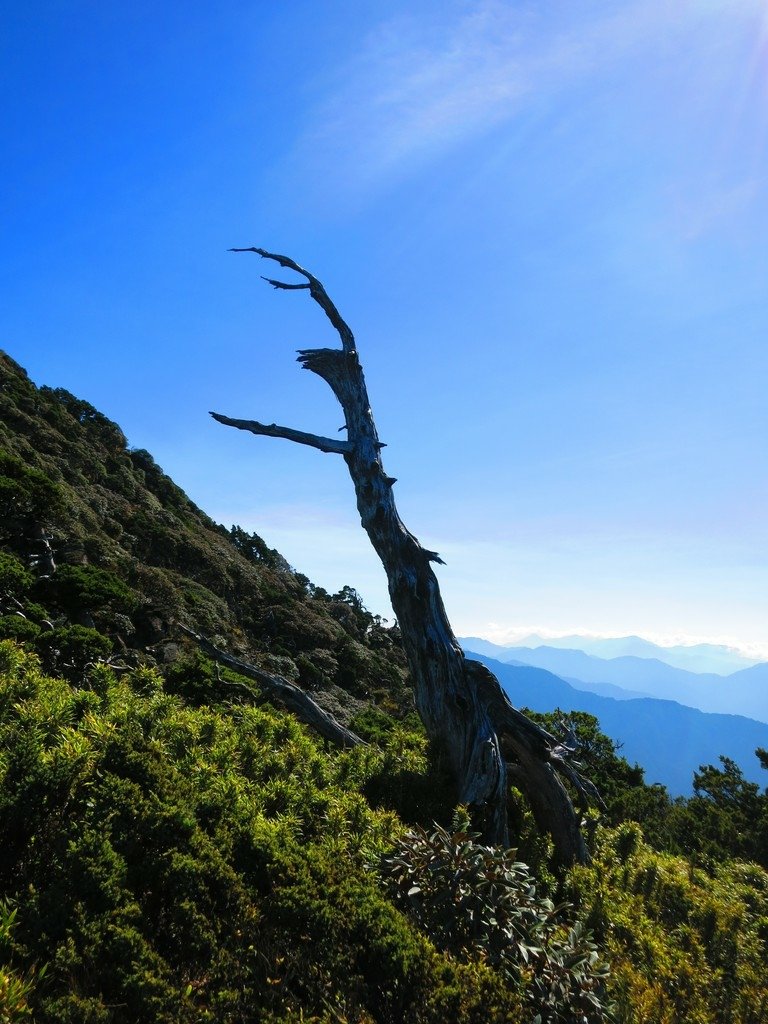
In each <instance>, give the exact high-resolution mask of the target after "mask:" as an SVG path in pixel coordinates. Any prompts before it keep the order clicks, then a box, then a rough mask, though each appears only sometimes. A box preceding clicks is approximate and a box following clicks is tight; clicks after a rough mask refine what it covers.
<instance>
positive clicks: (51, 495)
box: [0, 449, 64, 530]
mask: <svg viewBox="0 0 768 1024" xmlns="http://www.w3.org/2000/svg"><path fill="white" fill-rule="evenodd" d="M63 509H64V495H63V492H62V490H61V488H60V487H59V486H58V484H56V483H55V482H54V481H53V480H51V479H50V478H49V477H48V476H46V475H45V473H41V472H40V471H39V470H37V469H32V468H30V467H29V466H27V465H25V463H24V462H23V461H22V460H21V459H19V458H17V457H16V456H14V455H12V454H10V453H9V452H7V451H3V450H2V449H0V523H4V524H5V526H6V528H8V527H10V528H11V529H15V530H18V529H19V528H20V527H22V526H23V525H24V524H25V523H30V524H33V523H41V522H45V523H47V524H50V523H52V522H53V521H55V520H57V519H58V518H59V517H60V516H61V514H62V512H63Z"/></svg>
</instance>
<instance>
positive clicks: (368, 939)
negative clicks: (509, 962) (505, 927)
mask: <svg viewBox="0 0 768 1024" xmlns="http://www.w3.org/2000/svg"><path fill="white" fill-rule="evenodd" d="M0 680H1V684H0V751H2V755H1V757H0V830H2V834H3V835H4V836H5V837H7V839H6V842H5V843H4V844H3V846H2V847H0V891H2V892H3V893H4V894H5V895H6V897H8V898H10V899H12V900H14V901H15V903H14V906H15V907H16V908H17V917H16V929H15V932H14V934H13V936H12V938H10V939H9V940H8V942H7V944H6V946H1V945H0V954H1V955H0V963H6V964H8V963H12V964H13V968H12V971H11V969H10V968H8V969H6V968H3V970H4V971H5V973H6V974H9V976H10V974H12V977H13V978H15V979H17V980H20V982H24V983H25V984H27V983H28V989H25V990H24V1000H25V1001H26V1003H27V1004H28V1005H29V1007H30V1008H31V1013H32V1016H33V1019H34V1020H35V1021H39V1022H40V1024H49V1022H50V1024H53V1022H54V1021H55V1022H57V1024H58V1022H62V1021H63V1022H71V1024H75V1022H81V1021H84V1020H88V1021H104V1022H107V1021H109V1022H110V1024H129V1022H134V1021H139V1020H142V1021H143V1020H147V1021H149V1020H151V1021H158V1022H160V1024H164V1022H168V1024H176V1022H179V1024H181V1022H184V1024H187V1022H189V1024H192V1022H193V1021H194V1022H200V1021H209V1022H219V1021H221V1022H232V1021H241V1020H242V1021H245V1020H256V1019H259V1020H262V1019H263V1020H274V1021H283V1020H290V1019H295V1020H301V1019H304V1020H311V1019H317V1020H323V1019H327V1020H332V1021H334V1022H337V1024H338V1022H340V1021H349V1022H352V1021H358V1022H362V1021H370V1022H373V1021H376V1022H378V1021H381V1022H383V1024H387V1022H390V1024H400V1022H403V1024H443V1022H444V1021H445V1020H451V1021H456V1022H457V1024H486V1022H487V1021H494V1022H496V1024H502V1022H504V1024H509V1022H516V1021H519V1020H521V1015H520V1014H521V1010H520V1002H519V999H518V997H517V995H516V993H515V992H514V991H513V990H512V989H510V987H509V986H508V985H507V984H505V983H504V981H503V979H501V978H500V977H499V976H498V975H497V974H496V973H494V971H493V970H491V968H490V967H489V966H488V965H487V964H485V963H484V962H483V960H482V958H480V959H474V960H470V961H467V962H466V963H458V962H457V961H456V960H455V959H454V958H452V957H451V956H449V955H447V954H445V953H439V952H437V951H436V950H435V949H434V946H433V945H432V944H431V943H430V941H429V940H428V939H427V938H425V937H424V936H423V935H422V934H421V933H420V932H419V931H418V929H416V928H415V927H414V925H413V924H412V923H410V921H409V920H408V918H407V917H405V916H404V915H403V914H401V913H400V912H399V911H398V910H397V909H396V908H395V907H394V906H393V905H392V904H391V903H390V902H389V901H388V900H387V898H386V896H385V895H384V894H383V893H382V891H381V889H380V887H379V885H378V883H377V881H376V879H375V878H374V877H373V875H372V874H371V873H370V872H369V871H368V870H367V869H366V866H365V865H366V863H368V862H370V861H371V860H372V859H375V858H376V857H378V855H379V854H380V853H381V851H382V850H383V849H384V848H385V847H387V846H390V845H391V844H392V842H393V841H394V839H395V836H396V834H397V832H398V831H399V826H398V822H397V819H396V818H395V817H394V816H393V815H392V814H391V813H389V812H386V811H372V810H371V809H370V807H369V806H368V804H367V803H366V801H365V800H364V798H363V797H362V796H361V793H360V789H361V787H362V786H364V785H365V783H366V781H367V780H368V779H369V778H370V777H371V775H372V773H374V772H375V771H376V770H377V768H378V766H379V764H380V761H381V759H382V758H383V757H384V755H382V754H379V753H377V752H376V751H375V750H373V749H372V748H370V747H367V748H355V749H354V750H351V751H347V752H344V753H333V754H329V753H326V752H323V751H322V750H321V748H320V747H319V745H317V744H316V743H315V742H313V741H312V740H311V739H310V738H309V737H308V736H307V735H306V733H305V732H304V731H303V729H302V728H301V727H300V726H298V725H297V724H296V722H295V721H293V720H292V719H290V718H289V717H287V716H285V715H279V714H277V713H275V712H273V711H271V710H269V709H267V708H255V707H247V706H225V705H221V706H220V707H218V708H211V707H190V706H189V705H187V704H185V702H184V701H183V700H181V699H180V698H179V697H175V696H171V695H169V694H168V693H166V692H165V689H164V687H163V682H162V679H161V677H160V676H159V675H158V674H157V673H156V672H153V671H150V670H147V669H144V670H138V671H136V672H134V673H132V674H131V675H130V676H127V675H123V676H121V677H120V678H117V677H116V676H115V675H114V674H113V673H112V672H111V671H110V670H109V669H108V668H106V667H104V666H96V667H94V668H92V669H90V670H89V672H88V673H87V675H86V676H85V677H84V678H82V679H81V680H79V682H80V685H78V686H72V685H70V684H68V683H67V682H66V681H64V680H61V679H54V678H48V677H46V676H44V675H42V674H41V673H40V671H39V669H38V667H37V664H36V662H35V659H34V657H33V656H31V655H25V654H24V653H23V652H21V651H20V649H19V648H17V647H15V645H13V644H11V643H7V642H6V643H0ZM37 963H47V964H48V969H47V973H46V974H45V976H44V977H43V978H42V979H41V978H40V976H39V975H37V976H36V975H35V974H34V971H33V969H34V965H35V964H37ZM19 1019H20V1018H19Z"/></svg>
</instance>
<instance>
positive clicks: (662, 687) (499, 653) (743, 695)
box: [461, 637, 768, 722]
mask: <svg viewBox="0 0 768 1024" xmlns="http://www.w3.org/2000/svg"><path fill="white" fill-rule="evenodd" d="M572 639H576V638H572ZM635 640H637V641H638V643H640V644H645V645H647V648H649V649H653V650H655V651H656V652H657V653H658V654H659V655H661V656H662V657H665V656H666V652H667V650H668V649H667V648H662V647H657V646H656V645H655V644H649V643H648V642H647V641H644V640H639V638H634V637H628V638H623V639H622V640H620V641H616V642H615V643H616V645H617V647H618V646H619V645H621V644H625V645H627V646H629V645H630V642H634V641H635ZM602 642H603V643H607V644H610V643H613V641H602ZM461 643H462V645H463V646H464V648H465V649H469V650H472V651H476V652H478V653H480V654H483V655H485V656H486V657H490V658H494V659H495V660H497V661H500V662H504V663H507V664H517V665H531V666H534V667H536V668H542V669H546V670H547V671H549V672H553V673H554V674H555V675H557V676H559V677H560V678H561V679H564V680H566V681H567V682H569V683H571V684H572V685H573V686H574V687H575V688H576V689H578V690H587V691H590V692H592V693H598V694H600V695H602V696H608V697H612V698H613V699H614V700H626V699H628V698H635V697H640V696H648V697H654V698H658V699H662V700H668V701H678V702H679V703H680V704H685V705H687V706H688V707H691V708H698V709H699V710H700V711H706V712H709V713H718V714H726V715H744V716H746V717H748V718H754V719H756V720H757V721H759V722H768V663H760V664H756V665H751V666H750V667H748V668H742V669H741V670H739V671H736V672H732V673H731V674H730V675H727V676H722V675H718V674H717V673H713V672H707V673H702V672H689V671H686V670H685V669H681V668H676V667H674V666H673V665H670V664H668V663H666V662H665V661H663V660H661V658H652V657H650V656H648V654H646V655H645V656H643V657H639V656H636V655H624V656H620V657H612V658H600V657H595V656H594V655H591V654H586V653H585V652H584V651H582V650H574V649H567V648H562V647H554V646H550V645H546V646H539V647H535V648H530V647H501V646H499V645H498V644H492V643H490V642H489V641H487V640H482V639H480V638H479V637H465V638H463V639H462V640H461ZM700 646H708V645H700ZM609 649H610V648H609ZM622 691H623V692H622Z"/></svg>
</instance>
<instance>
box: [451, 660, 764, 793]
mask: <svg viewBox="0 0 768 1024" xmlns="http://www.w3.org/2000/svg"><path fill="white" fill-rule="evenodd" d="M468 653H469V652H468ZM476 656H477V657H478V658H479V660H481V661H482V662H483V663H484V664H486V665H488V667H489V668H490V669H491V670H492V671H493V672H494V673H495V674H496V676H497V677H498V679H499V682H500V683H501V685H502V686H503V687H504V689H505V690H506V691H507V693H508V694H509V697H510V699H511V700H512V702H513V703H514V704H515V705H517V706H518V707H528V708H531V709H532V710H533V711H542V712H543V711H554V710H555V709H556V708H560V709H561V710H562V711H565V712H568V711H587V712H589V713H590V714H592V715H595V716H596V717H597V718H598V719H599V721H600V727H601V729H602V730H603V732H605V733H607V734H608V735H609V736H610V737H611V738H612V739H614V740H616V741H618V742H619V743H620V744H621V753H622V754H623V756H624V757H625V758H626V759H627V760H628V761H629V762H630V763H637V764H640V765H641V766H642V767H643V768H644V769H645V774H646V779H647V780H648V781H649V782H651V783H653V782H661V783H662V784H663V785H665V786H666V787H667V788H668V789H669V791H670V792H671V793H672V794H673V795H689V794H690V793H691V780H692V777H693V772H694V771H696V770H697V769H698V768H699V766H700V765H702V764H717V762H718V758H719V757H720V755H724V756H726V757H730V758H731V759H732V760H734V761H735V762H736V763H737V764H738V765H739V767H740V768H741V769H742V771H743V773H744V776H745V778H747V779H749V780H751V781H753V782H756V783H758V784H759V785H762V786H765V784H766V778H765V772H764V771H762V769H761V768H760V765H759V763H758V761H757V759H756V758H755V756H754V751H755V750H756V748H757V747H766V746H767V745H768V725H766V724H765V723H762V722H756V721H753V720H751V719H749V718H743V717H741V716H738V715H720V714H705V713H704V712H702V711H698V710H696V709H695V708H689V707H684V706H683V705H681V704H678V703H675V702H674V701H668V700H656V699H653V698H641V699H632V700H624V701H617V700H611V699H610V698H609V697H601V696H599V695H597V694H592V693H585V692H583V691H579V690H576V689H574V687H572V686H571V685H570V684H569V683H567V682H566V681H565V680H563V679H561V678H559V677H558V676H556V675H554V674H553V673H551V672H548V671H547V670H545V669H540V668H534V667H528V666H517V665H505V664H503V663H502V662H499V661H494V660H493V659H492V658H487V657H486V656H485V655H481V654H478V655H476Z"/></svg>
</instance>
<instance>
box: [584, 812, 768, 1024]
mask: <svg viewBox="0 0 768 1024" xmlns="http://www.w3.org/2000/svg"><path fill="white" fill-rule="evenodd" d="M567 895H568V897H569V898H570V899H571V900H572V901H573V902H574V903H575V904H576V906H577V907H578V908H579V911H580V914H581V915H583V917H584V919H585V920H586V922H587V924H588V926H589V927H590V928H591V929H592V931H593V933H594V935H595V938H596V940H597V941H598V942H599V944H600V945H601V947H602V948H603V950H604V951H605V955H606V956H607V958H608V960H609V962H610V964H611V978H610V990H611V992H612V994H613V997H614V998H615V1000H616V1004H617V1009H616V1019H617V1020H618V1021H620V1022H622V1024H624V1022H626V1024H676V1022H678V1021H679V1022H685V1024H688V1022H698V1021H701V1022H709V1021H712V1022H724V1024H725V1022H728V1024H761V1022H765V1021H768V971H766V964H768V929H767V928H766V915H768V873H766V872H765V871H764V870H762V869H761V868H760V867H758V866H757V865H754V864H742V863H738V862H732V861H725V862H722V863H720V864H717V865H712V866H711V868H710V870H709V871H704V870H702V869H701V868H698V867H695V866H694V865H693V864H692V863H691V861H689V860H686V859H684V858H682V857H676V856H673V855H671V854H664V853H659V852H657V851H655V850H653V849H651V848H650V847H649V846H648V845H647V844H646V843H645V841H644V839H643V835H642V831H641V829H640V827H639V826H638V825H636V824H635V823H633V822H627V823H626V824H623V825H620V826H619V827H618V828H615V829H608V830H599V831H598V833H597V836H596V850H595V862H594V864H593V865H592V866H591V867H588V868H576V869H574V870H573V872H571V875H570V878H569V882H568V886H567Z"/></svg>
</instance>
